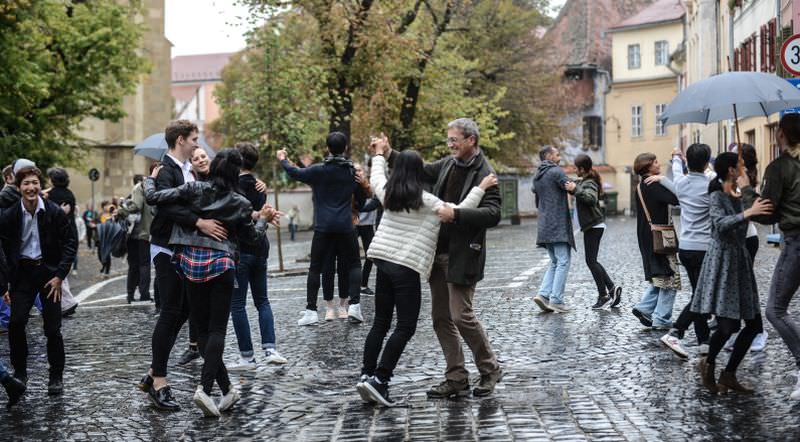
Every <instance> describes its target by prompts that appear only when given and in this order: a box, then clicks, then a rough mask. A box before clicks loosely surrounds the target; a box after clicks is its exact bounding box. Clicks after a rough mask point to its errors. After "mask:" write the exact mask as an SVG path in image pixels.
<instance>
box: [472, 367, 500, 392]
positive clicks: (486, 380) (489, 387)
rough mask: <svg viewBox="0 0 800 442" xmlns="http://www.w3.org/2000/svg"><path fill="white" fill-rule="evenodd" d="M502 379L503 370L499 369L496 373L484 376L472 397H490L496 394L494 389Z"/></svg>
mask: <svg viewBox="0 0 800 442" xmlns="http://www.w3.org/2000/svg"><path fill="white" fill-rule="evenodd" d="M501 379H503V370H502V369H499V368H498V369H497V371H496V372H494V373H491V374H486V375H483V374H482V375H481V381H480V382H479V383H478V386H477V387H475V388H474V389H473V390H472V395H473V396H476V397H483V396H489V395H490V394H492V393H494V387H495V386H497V383H498V382H500V380H501Z"/></svg>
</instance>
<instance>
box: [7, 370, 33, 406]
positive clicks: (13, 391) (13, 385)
mask: <svg viewBox="0 0 800 442" xmlns="http://www.w3.org/2000/svg"><path fill="white" fill-rule="evenodd" d="M2 383H3V388H5V389H6V394H7V395H8V404H6V406H7V407H13V406H14V405H15V404H16V403H17V402H19V400H20V399H21V398H22V395H23V394H24V393H25V390H26V389H27V388H28V387H26V386H25V384H24V383H23V382H22V381H20V380H19V379H17V378H15V377H14V376H6V378H5V379H4V380H3V382H2Z"/></svg>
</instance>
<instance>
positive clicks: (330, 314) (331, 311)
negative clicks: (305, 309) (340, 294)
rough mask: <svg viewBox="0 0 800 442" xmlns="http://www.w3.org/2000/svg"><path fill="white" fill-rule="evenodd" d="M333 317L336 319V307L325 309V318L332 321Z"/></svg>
mask: <svg viewBox="0 0 800 442" xmlns="http://www.w3.org/2000/svg"><path fill="white" fill-rule="evenodd" d="M334 319H336V309H332V308H327V309H325V320H326V321H333V320H334Z"/></svg>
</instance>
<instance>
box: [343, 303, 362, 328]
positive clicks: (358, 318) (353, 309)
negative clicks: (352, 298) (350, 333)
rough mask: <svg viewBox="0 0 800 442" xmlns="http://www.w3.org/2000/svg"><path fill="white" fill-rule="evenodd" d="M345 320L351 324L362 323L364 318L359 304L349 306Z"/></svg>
mask: <svg viewBox="0 0 800 442" xmlns="http://www.w3.org/2000/svg"><path fill="white" fill-rule="evenodd" d="M347 318H348V319H349V320H350V322H353V323H359V322H364V316H363V315H362V314H361V304H351V305H350V308H348V309H347Z"/></svg>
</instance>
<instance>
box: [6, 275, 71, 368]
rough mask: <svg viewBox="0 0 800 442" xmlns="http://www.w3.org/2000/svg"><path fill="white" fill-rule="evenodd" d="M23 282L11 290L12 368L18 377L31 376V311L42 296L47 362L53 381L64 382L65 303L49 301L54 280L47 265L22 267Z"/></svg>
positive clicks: (9, 330)
mask: <svg viewBox="0 0 800 442" xmlns="http://www.w3.org/2000/svg"><path fill="white" fill-rule="evenodd" d="M18 271H19V281H17V283H16V284H14V285H13V286H12V287H11V291H10V293H9V294H10V296H11V320H10V321H9V323H8V342H9V347H10V350H11V365H12V366H13V367H14V372H15V374H16V375H17V377H22V376H27V373H28V336H27V334H26V332H25V326H26V325H27V324H28V318H29V317H30V311H31V307H33V303H34V299H36V294H37V293H41V297H40V300H41V302H42V307H43V309H42V321H43V323H44V336H45V337H46V338H47V362H48V363H49V364H50V378H51V379H60V378H61V376H62V374H63V373H64V339H63V338H62V336H61V303H60V302H55V301H53V299H52V298H48V297H47V294H48V293H49V290H50V289H49V288H45V286H44V285H45V284H47V282H48V281H50V279H51V278H53V276H55V275H54V274H53V273H52V272H50V271H48V270H47V268H45V266H44V265H38V266H31V265H20V267H19V269H18Z"/></svg>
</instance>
